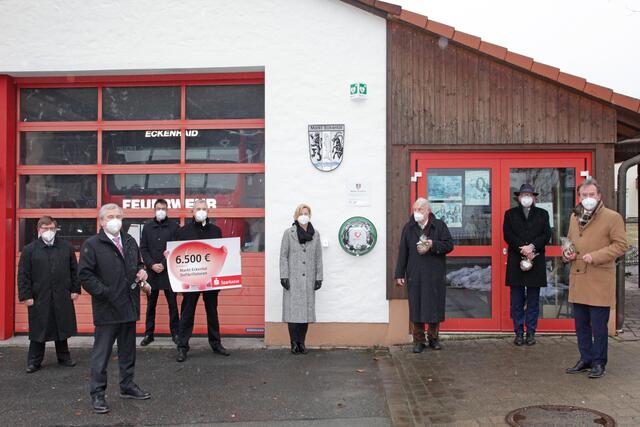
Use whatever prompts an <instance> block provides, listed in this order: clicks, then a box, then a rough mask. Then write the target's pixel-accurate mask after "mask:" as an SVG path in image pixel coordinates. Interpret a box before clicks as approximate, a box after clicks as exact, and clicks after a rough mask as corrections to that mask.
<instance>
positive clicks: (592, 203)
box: [580, 197, 598, 211]
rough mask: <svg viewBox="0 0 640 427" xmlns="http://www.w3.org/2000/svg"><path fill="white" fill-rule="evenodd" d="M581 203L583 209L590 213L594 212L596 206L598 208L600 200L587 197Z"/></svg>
mask: <svg viewBox="0 0 640 427" xmlns="http://www.w3.org/2000/svg"><path fill="white" fill-rule="evenodd" d="M580 203H582V207H583V208H585V209H586V210H588V211H592V210H594V209H595V207H596V206H598V200H597V199H594V198H593V197H586V198H584V199H582V201H581V202H580Z"/></svg>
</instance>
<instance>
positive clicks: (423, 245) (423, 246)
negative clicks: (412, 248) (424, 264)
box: [416, 234, 431, 255]
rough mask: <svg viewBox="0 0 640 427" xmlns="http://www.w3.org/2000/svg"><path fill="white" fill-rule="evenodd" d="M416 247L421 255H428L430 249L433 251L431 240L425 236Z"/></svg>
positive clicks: (421, 237)
mask: <svg viewBox="0 0 640 427" xmlns="http://www.w3.org/2000/svg"><path fill="white" fill-rule="evenodd" d="M416 245H417V248H418V253H419V254H420V255H424V254H426V253H427V252H429V249H431V243H429V238H428V237H427V236H425V235H424V234H423V235H422V236H420V240H419V241H418V243H416Z"/></svg>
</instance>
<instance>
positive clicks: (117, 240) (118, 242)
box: [113, 236, 124, 258]
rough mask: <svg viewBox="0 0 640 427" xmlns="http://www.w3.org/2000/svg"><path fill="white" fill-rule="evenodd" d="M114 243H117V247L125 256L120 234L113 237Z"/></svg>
mask: <svg viewBox="0 0 640 427" xmlns="http://www.w3.org/2000/svg"><path fill="white" fill-rule="evenodd" d="M113 243H115V244H116V248H118V250H119V251H120V255H122V257H123V258H124V251H123V250H122V243H120V236H116V237H114V238H113Z"/></svg>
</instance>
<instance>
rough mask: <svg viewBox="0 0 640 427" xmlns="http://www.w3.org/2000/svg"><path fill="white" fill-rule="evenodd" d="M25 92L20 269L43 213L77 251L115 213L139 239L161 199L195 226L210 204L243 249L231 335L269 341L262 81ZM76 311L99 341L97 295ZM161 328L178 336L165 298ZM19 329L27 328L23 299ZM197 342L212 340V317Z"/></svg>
mask: <svg viewBox="0 0 640 427" xmlns="http://www.w3.org/2000/svg"><path fill="white" fill-rule="evenodd" d="M69 81H73V82H72V83H69ZM18 90H19V93H18V123H17V132H18V135H17V141H18V149H17V175H18V177H17V182H18V188H17V192H16V197H17V206H18V210H17V220H18V221H17V223H18V229H17V239H16V242H17V248H16V250H17V256H16V259H18V258H19V254H20V250H21V249H22V247H23V246H24V245H25V244H27V243H29V242H30V241H32V240H33V239H35V238H36V222H37V220H38V218H39V217H40V216H41V215H44V214H46V215H52V216H53V217H54V218H56V219H57V220H58V221H59V228H60V231H59V235H61V236H63V237H64V238H65V239H67V240H69V241H71V242H72V243H73V244H74V245H75V247H76V249H77V250H78V249H79V248H80V246H81V245H82V242H83V241H84V240H85V239H86V238H87V237H89V236H91V235H93V234H95V233H96V231H97V230H98V227H99V224H98V222H97V220H96V217H97V212H98V210H99V209H100V206H102V205H103V204H105V203H111V202H115V203H118V204H120V205H121V206H123V208H124V209H125V221H124V226H125V228H127V229H128V230H129V232H130V234H132V235H133V236H134V237H136V235H137V234H138V233H139V232H140V229H141V227H142V225H143V224H144V222H145V221H146V220H147V219H149V218H151V217H152V216H153V209H152V207H153V201H154V200H155V199H158V198H164V199H167V200H168V201H169V205H170V206H169V208H170V216H171V217H173V218H174V219H175V220H176V221H180V222H181V223H184V221H185V220H189V218H190V217H191V206H192V203H193V201H194V200H195V199H200V198H204V199H207V201H208V203H209V204H210V206H211V207H212V208H214V209H212V212H213V215H214V217H215V221H216V224H217V225H218V226H219V227H220V228H221V229H222V233H223V236H224V237H240V239H241V245H242V270H243V271H242V274H243V284H244V286H243V287H242V288H241V289H235V290H229V291H225V292H223V293H221V295H220V309H219V312H220V323H221V332H222V333H223V334H227V335H229V334H233V335H247V334H249V335H256V334H257V335H260V334H262V333H263V331H264V172H265V168H264V75H263V73H244V74H209V75H181V76H136V77H106V78H96V77H78V78H74V79H69V78H65V79H58V78H56V79H49V78H45V79H20V80H18ZM16 295H17V292H16ZM142 300H143V306H142V313H144V310H145V302H146V301H145V299H144V298H143V299H142ZM76 312H77V315H78V326H79V329H80V332H82V333H90V332H92V331H93V325H92V320H91V301H90V298H89V296H88V295H86V294H85V295H83V296H82V297H81V298H80V299H79V300H78V301H77V302H76ZM143 317H144V315H143ZM143 321H144V319H142V321H141V322H140V323H139V324H138V332H140V333H142V332H144V327H143ZM157 325H158V328H157V332H158V333H168V332H169V328H168V316H167V307H166V303H165V302H164V298H160V303H159V307H158V319H157ZM15 330H16V332H26V331H27V330H28V324H27V315H26V308H25V307H24V306H22V305H21V304H18V302H17V301H16V317H15ZM195 332H196V333H206V318H205V315H204V308H203V307H198V311H197V312H196V324H195Z"/></svg>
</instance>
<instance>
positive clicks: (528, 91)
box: [387, 21, 617, 299]
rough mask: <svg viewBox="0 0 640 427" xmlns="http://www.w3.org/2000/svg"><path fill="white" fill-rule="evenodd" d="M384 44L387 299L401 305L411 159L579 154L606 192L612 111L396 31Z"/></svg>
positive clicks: (463, 51) (471, 54)
mask: <svg viewBox="0 0 640 427" xmlns="http://www.w3.org/2000/svg"><path fill="white" fill-rule="evenodd" d="M387 37H388V39H387V49H388V54H387V55H388V74H387V85H388V95H387V96H388V103H387V117H388V123H387V243H388V246H387V247H388V250H387V298H389V299H400V298H406V289H404V288H399V287H397V286H395V285H394V282H393V273H394V270H395V263H396V258H397V248H398V244H399V238H400V234H401V231H402V227H403V226H404V224H405V222H406V221H407V218H408V214H409V210H410V206H411V200H409V199H410V197H411V196H410V195H411V191H410V188H411V187H410V186H411V185H412V184H411V182H410V177H411V174H412V173H413V171H414V169H415V168H414V166H413V165H410V164H409V163H410V153H411V151H413V150H434V151H443V150H483V151H491V150H501V151H504V150H563V151H567V150H574V149H579V150H587V151H591V152H593V153H594V156H593V159H594V166H593V169H594V170H593V171H592V174H593V175H594V176H595V177H596V178H598V179H599V181H600V182H601V183H602V184H603V186H604V188H606V189H609V188H611V189H613V152H614V150H613V144H612V143H613V142H615V141H616V136H617V129H616V111H615V109H613V108H612V107H611V106H609V105H607V104H605V103H602V102H599V101H596V100H594V99H592V98H589V97H588V96H585V95H584V94H579V93H578V92H576V91H574V90H573V89H570V88H567V87H564V86H561V85H559V84H557V83H554V82H551V81H550V80H546V79H544V78H542V77H539V76H536V75H534V74H531V73H528V72H526V71H524V70H521V69H518V68H515V67H513V66H510V65H508V64H505V63H502V62H500V61H498V60H496V59H494V58H491V57H489V56H486V55H484V54H482V53H479V52H477V51H474V50H470V49H468V48H466V47H462V46H459V45H456V44H455V43H454V42H451V41H449V43H439V39H438V38H437V37H434V36H432V35H430V34H427V33H426V32H423V31H421V30H419V29H416V28H413V27H410V26H407V25H404V24H401V23H398V22H393V21H389V22H388V32H387ZM608 192H609V191H608ZM606 198H607V200H606V202H607V203H608V204H609V205H611V202H612V199H613V194H607V195H606Z"/></svg>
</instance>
